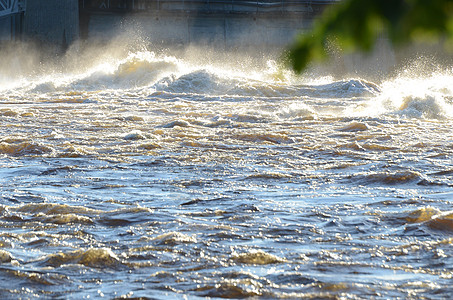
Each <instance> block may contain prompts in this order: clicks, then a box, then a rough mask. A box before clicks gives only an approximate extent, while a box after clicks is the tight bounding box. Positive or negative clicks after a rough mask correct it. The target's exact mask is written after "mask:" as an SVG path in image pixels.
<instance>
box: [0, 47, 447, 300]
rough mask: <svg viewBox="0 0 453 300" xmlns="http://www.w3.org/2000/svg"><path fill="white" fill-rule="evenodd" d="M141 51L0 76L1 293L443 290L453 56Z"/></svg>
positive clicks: (437, 294) (235, 294) (389, 293)
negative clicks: (255, 60)
mask: <svg viewBox="0 0 453 300" xmlns="http://www.w3.org/2000/svg"><path fill="white" fill-rule="evenodd" d="M219 65H220V66H221V65H222V64H221V63H217V65H216V64H208V63H197V62H196V60H193V59H192V60H184V59H178V58H176V57H172V56H164V55H160V54H159V55H157V54H154V53H152V52H147V51H143V52H131V53H129V54H128V55H124V56H122V57H116V58H114V59H113V58H112V59H109V60H105V61H102V59H100V61H97V62H96V63H93V64H91V65H89V66H88V67H86V68H84V69H83V71H79V72H73V71H67V72H64V71H54V72H50V71H49V72H45V73H43V72H41V73H39V74H31V75H27V76H24V77H16V78H15V79H14V80H12V79H11V80H9V81H8V80H7V79H5V77H3V81H2V82H1V84H0V119H1V124H2V126H1V127H0V133H1V135H0V138H1V142H0V154H1V158H0V165H1V168H0V188H1V198H0V199H1V200H0V201H1V202H0V212H1V218H0V227H1V231H0V263H1V264H0V282H1V283H0V297H1V298H2V299H8V298H34V297H42V298H54V297H57V298H58V297H59V298H73V299H81V298H83V297H85V298H88V297H90V298H99V297H106V298H115V297H118V298H120V297H125V298H128V297H147V298H158V299H166V298H169V297H171V298H184V297H186V296H187V297H189V298H198V297H200V298H204V297H211V298H244V297H254V296H257V297H264V298H329V297H330V298H341V297H344V298H357V299H369V298H393V297H402V298H404V297H411V298H422V297H426V298H445V297H448V296H449V295H451V294H452V293H453V289H452V285H451V283H452V276H453V267H452V266H453V247H452V243H453V211H452V210H451V200H452V198H453V188H452V187H453V161H452V155H453V130H452V125H453V108H452V107H453V106H452V105H453V85H452V82H453V74H452V73H451V72H448V71H442V72H438V73H427V74H424V75H423V76H419V77H417V76H414V75H411V72H410V71H411V70H410V69H409V70H408V71H409V72H402V73H401V74H400V75H396V76H395V77H392V78H389V79H388V80H384V81H382V82H379V83H371V82H368V81H365V80H362V79H359V78H348V79H345V80H335V79H332V78H329V77H319V76H318V77H316V76H315V77H313V76H308V75H306V76H302V77H300V78H296V77H294V76H292V75H290V74H289V73H287V72H284V71H281V70H279V69H278V68H276V67H275V64H273V63H272V62H269V63H268V65H267V66H264V67H260V68H248V67H247V66H241V67H240V68H236V69H235V68H233V67H229V66H228V64H225V65H224V66H223V67H219Z"/></svg>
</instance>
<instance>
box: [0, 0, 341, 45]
mask: <svg viewBox="0 0 453 300" xmlns="http://www.w3.org/2000/svg"><path fill="white" fill-rule="evenodd" d="M18 1H20V2H21V3H23V6H24V7H25V8H24V10H23V11H22V12H21V14H20V15H16V16H13V15H10V16H7V17H0V33H1V34H0V36H3V37H4V38H3V40H17V39H18V37H20V39H22V40H33V41H36V42H38V43H40V44H42V45H54V46H57V47H66V46H68V45H70V44H71V43H73V42H74V41H77V40H79V39H81V40H87V41H96V42H102V41H108V40H109V39H112V38H115V37H116V36H119V35H131V34H132V35H140V36H141V37H143V38H145V39H146V41H148V42H150V43H153V44H156V45H164V46H169V45H172V46H174V45H178V46H185V45H189V44H194V43H195V44H203V45H206V44H207V45H213V46H216V47H223V48H238V47H243V48H247V47H265V46H267V47H282V46H284V45H286V44H288V43H289V42H290V41H292V40H293V38H294V36H295V34H296V33H298V32H299V31H300V30H303V29H306V28H308V27H310V24H311V22H312V20H313V19H314V17H315V16H316V15H318V14H319V13H320V12H321V11H322V10H323V9H324V8H325V7H326V6H327V5H329V4H331V3H332V2H335V0H317V1H316V0H310V1H304V0H292V1H289V0H261V1H247V0H18ZM13 21H14V22H13ZM0 41H1V38H0Z"/></svg>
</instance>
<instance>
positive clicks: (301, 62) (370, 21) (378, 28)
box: [287, 0, 453, 72]
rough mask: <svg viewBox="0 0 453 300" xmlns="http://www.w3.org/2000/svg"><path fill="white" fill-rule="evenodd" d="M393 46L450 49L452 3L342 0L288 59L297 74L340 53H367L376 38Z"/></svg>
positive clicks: (305, 35) (452, 42)
mask: <svg viewBox="0 0 453 300" xmlns="http://www.w3.org/2000/svg"><path fill="white" fill-rule="evenodd" d="M384 34H385V36H387V37H388V38H389V40H390V42H391V43H392V44H394V45H401V44H406V43H409V42H411V41H416V40H420V39H424V40H433V39H434V40H439V39H440V38H444V41H445V45H446V46H449V47H450V48H451V49H453V0H344V1H341V2H339V3H338V4H335V5H332V6H331V7H329V8H328V9H327V10H326V11H325V12H324V13H323V15H322V17H321V18H320V19H319V20H317V21H316V22H315V23H314V25H313V29H312V30H311V31H310V32H306V33H302V34H301V35H300V36H299V37H298V38H297V40H296V41H295V43H294V44H293V45H292V47H291V48H290V49H289V52H288V56H287V59H288V61H289V63H290V64H291V66H292V67H293V69H294V70H295V71H296V72H302V71H303V70H304V69H305V68H306V67H307V66H308V64H309V63H310V62H312V61H319V60H322V59H324V58H326V57H327V56H328V50H327V49H328V47H331V46H332V45H333V46H334V47H336V48H338V49H339V50H341V51H346V52H352V51H370V50H372V49H373V47H374V44H375V42H376V39H377V38H378V37H379V36H382V35H384Z"/></svg>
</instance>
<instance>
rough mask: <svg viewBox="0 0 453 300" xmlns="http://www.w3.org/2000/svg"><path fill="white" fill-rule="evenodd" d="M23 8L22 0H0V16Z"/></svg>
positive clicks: (18, 11)
mask: <svg viewBox="0 0 453 300" xmlns="http://www.w3.org/2000/svg"><path fill="white" fill-rule="evenodd" d="M24 10H25V3H24V0H0V18H1V17H5V16H8V15H12V14H16V13H20V12H22V11H24Z"/></svg>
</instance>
